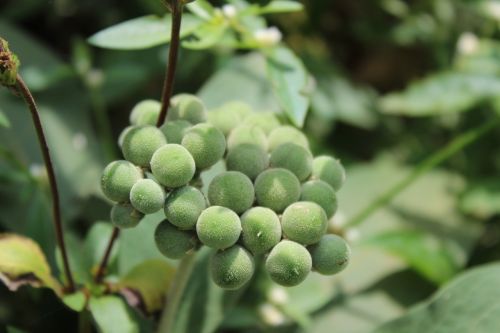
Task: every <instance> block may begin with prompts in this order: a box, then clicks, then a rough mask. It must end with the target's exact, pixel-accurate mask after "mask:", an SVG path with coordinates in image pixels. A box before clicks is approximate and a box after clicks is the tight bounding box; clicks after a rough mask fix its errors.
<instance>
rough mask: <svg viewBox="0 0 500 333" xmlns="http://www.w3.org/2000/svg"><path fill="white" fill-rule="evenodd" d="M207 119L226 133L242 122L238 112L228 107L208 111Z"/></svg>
mask: <svg viewBox="0 0 500 333" xmlns="http://www.w3.org/2000/svg"><path fill="white" fill-rule="evenodd" d="M207 119H208V122H209V123H210V124H212V125H214V126H215V127H216V128H217V129H218V130H219V131H221V132H222V133H223V134H224V135H228V134H229V132H231V130H232V129H233V128H235V127H236V126H238V124H239V123H240V122H241V119H240V117H239V116H238V115H237V114H235V113H233V112H231V110H229V109H226V108H220V109H216V110H213V111H210V112H208V113H207Z"/></svg>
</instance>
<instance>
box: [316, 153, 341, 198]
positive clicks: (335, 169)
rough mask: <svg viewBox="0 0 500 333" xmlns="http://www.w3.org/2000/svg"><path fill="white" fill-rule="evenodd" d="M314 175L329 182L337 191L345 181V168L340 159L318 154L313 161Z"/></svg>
mask: <svg viewBox="0 0 500 333" xmlns="http://www.w3.org/2000/svg"><path fill="white" fill-rule="evenodd" d="M312 175H313V177H314V178H316V179H321V180H322V181H325V182H327V183H328V184H329V185H330V186H331V187H333V189H334V190H335V191H338V190H340V188H341V187H342V185H343V184H344V181H345V170H344V167H343V166H342V164H340V161H339V160H336V159H334V158H333V157H330V156H318V157H316V158H315V159H314V161H313V170H312Z"/></svg>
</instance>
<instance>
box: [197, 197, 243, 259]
mask: <svg viewBox="0 0 500 333" xmlns="http://www.w3.org/2000/svg"><path fill="white" fill-rule="evenodd" d="M196 233H197V234H198V238H199V239H200V241H201V242H202V243H203V244H205V245H206V246H208V247H212V248H214V249H221V250H222V249H227V248H228V247H230V246H232V245H234V244H235V243H236V241H237V240H238V238H239V237H240V234H241V222H240V218H239V217H238V215H236V213H235V212H233V211H232V210H230V209H229V208H226V207H221V206H212V207H208V208H207V209H205V210H204V211H203V212H202V213H201V215H200V217H199V218H198V222H197V223H196Z"/></svg>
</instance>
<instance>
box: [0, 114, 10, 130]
mask: <svg viewBox="0 0 500 333" xmlns="http://www.w3.org/2000/svg"><path fill="white" fill-rule="evenodd" d="M0 126H2V127H7V128H8V127H10V121H9V118H7V116H6V115H5V113H4V112H3V111H2V110H0Z"/></svg>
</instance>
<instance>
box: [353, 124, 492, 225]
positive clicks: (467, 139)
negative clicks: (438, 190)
mask: <svg viewBox="0 0 500 333" xmlns="http://www.w3.org/2000/svg"><path fill="white" fill-rule="evenodd" d="M499 123H500V118H499V117H496V118H495V119H493V120H491V121H489V122H487V123H485V124H483V125H481V126H478V127H475V128H473V129H470V130H468V131H466V132H465V133H463V134H461V135H460V136H458V137H457V138H455V139H454V140H452V141H451V142H450V143H448V144H447V145H446V146H444V147H443V148H441V149H440V150H438V151H436V152H435V153H434V154H432V155H431V156H429V157H428V158H427V159H425V160H424V161H422V162H421V163H420V164H419V165H418V166H417V167H416V168H415V169H413V171H412V172H411V173H410V174H409V175H408V176H406V177H405V178H403V179H402V180H401V181H400V182H398V183H396V184H395V185H394V186H392V187H390V188H389V189H388V190H387V191H386V192H385V193H383V194H382V195H380V196H379V197H378V198H377V199H375V200H374V201H373V202H371V203H370V204H369V205H368V206H367V207H366V208H365V209H363V210H362V211H360V212H359V213H358V214H356V215H355V216H354V217H353V218H352V219H351V220H349V221H348V222H347V223H346V224H345V228H349V227H354V226H357V225H359V224H361V223H363V221H366V219H367V218H368V217H370V216H371V215H372V214H373V213H375V212H376V211H377V210H378V209H380V208H382V207H384V206H385V205H387V204H388V203H389V202H391V201H392V199H394V197H396V196H397V195H398V194H399V193H401V192H402V191H403V190H404V189H406V188H407V187H408V186H410V185H411V184H412V183H413V182H414V181H416V180H417V179H418V178H419V177H420V176H422V175H423V174H425V173H427V172H428V171H429V170H431V169H433V168H434V167H436V166H437V165H439V164H441V163H443V162H444V161H446V160H447V159H448V158H450V157H451V156H453V155H455V154H456V153H457V152H458V151H460V150H462V149H464V148H465V147H466V146H468V145H470V144H472V143H474V142H475V141H476V140H478V139H479V138H481V137H482V136H483V135H485V134H487V133H488V132H490V131H491V130H492V129H494V128H495V126H497V125H498V124H499Z"/></svg>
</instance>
